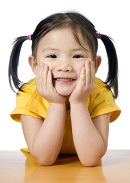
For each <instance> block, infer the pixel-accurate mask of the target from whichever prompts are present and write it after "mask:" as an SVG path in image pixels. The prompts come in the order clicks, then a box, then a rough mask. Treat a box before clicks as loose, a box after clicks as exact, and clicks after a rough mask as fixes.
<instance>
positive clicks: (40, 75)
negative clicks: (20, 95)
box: [36, 64, 66, 104]
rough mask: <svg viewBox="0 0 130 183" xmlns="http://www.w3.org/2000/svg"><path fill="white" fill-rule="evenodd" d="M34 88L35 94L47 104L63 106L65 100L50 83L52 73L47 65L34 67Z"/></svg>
mask: <svg viewBox="0 0 130 183" xmlns="http://www.w3.org/2000/svg"><path fill="white" fill-rule="evenodd" d="M36 87H37V92H38V94H40V95H41V96H42V97H43V98H44V99H46V100H47V101H48V102H49V103H59V104H64V103H65V102H66V98H65V97H63V96H61V95H59V94H58V93H57V91H56V89H55V88H54V86H53V83H52V73H51V71H49V67H48V65H45V64H42V65H37V66H36Z"/></svg>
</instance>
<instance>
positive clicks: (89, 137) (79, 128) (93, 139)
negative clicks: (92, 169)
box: [71, 104, 110, 166]
mask: <svg viewBox="0 0 130 183" xmlns="http://www.w3.org/2000/svg"><path fill="white" fill-rule="evenodd" d="M75 114H76V115H75ZM109 118H110V114H105V115H102V116H99V117H96V118H94V119H93V120H92V119H91V118H90V114H89V112H88V109H87V107H86V106H85V105H82V104H79V105H78V104H76V105H75V104H72V105H71V122H72V133H73V138H74V144H75V148H76V151H77V154H78V156H79V159H80V161H81V162H82V164H84V165H85V166H94V165H96V164H97V163H98V162H99V161H100V160H101V158H102V157H103V155H104V154H105V152H106V150H107V144H108V131H109Z"/></svg>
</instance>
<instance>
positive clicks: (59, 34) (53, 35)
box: [39, 28, 89, 50]
mask: <svg viewBox="0 0 130 183" xmlns="http://www.w3.org/2000/svg"><path fill="white" fill-rule="evenodd" d="M41 44H43V45H47V44H50V45H51V44H55V45H58V44H62V45H63V44H67V45H68V47H69V46H73V45H78V46H80V47H82V48H84V49H87V50H88V48H89V45H88V42H87V40H85V39H84V38H83V36H82V34H81V33H80V32H79V31H78V32H75V31H73V30H72V29H71V28H60V29H54V30H51V31H50V32H48V33H47V34H46V35H44V36H43V37H41V39H40V40H39V45H41Z"/></svg>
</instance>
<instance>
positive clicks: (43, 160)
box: [36, 158, 55, 166]
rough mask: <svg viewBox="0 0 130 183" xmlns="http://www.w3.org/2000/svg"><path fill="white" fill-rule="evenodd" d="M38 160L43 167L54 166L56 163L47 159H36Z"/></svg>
mask: <svg viewBox="0 0 130 183" xmlns="http://www.w3.org/2000/svg"><path fill="white" fill-rule="evenodd" d="M36 160H37V162H38V163H39V164H40V165H42V166H52V165H53V164H54V163H55V160H51V159H45V158H36Z"/></svg>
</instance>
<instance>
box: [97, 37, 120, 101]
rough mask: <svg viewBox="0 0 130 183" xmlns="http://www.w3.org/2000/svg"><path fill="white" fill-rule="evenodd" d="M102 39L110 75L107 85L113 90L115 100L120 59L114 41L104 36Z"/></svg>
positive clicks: (108, 74) (108, 75)
mask: <svg viewBox="0 0 130 183" xmlns="http://www.w3.org/2000/svg"><path fill="white" fill-rule="evenodd" d="M100 39H101V40H102V42H103V43H104V46H105V48H106V52H107V57H108V73H107V78H106V81H105V83H106V84H107V85H108V87H109V88H112V89H113V95H114V98H117V96H118V58H117V53H116V49H115V47H114V44H113V42H112V39H111V38H110V37H108V36H106V35H104V34H102V35H101V37H100Z"/></svg>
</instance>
